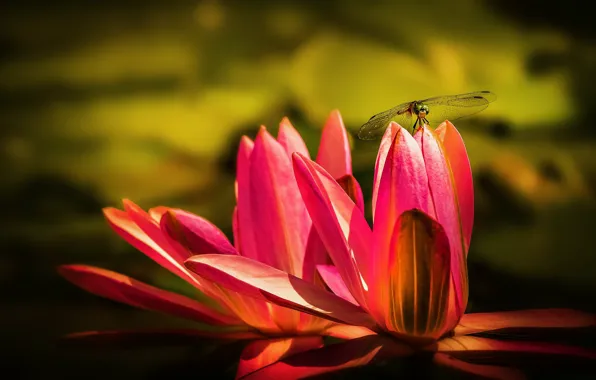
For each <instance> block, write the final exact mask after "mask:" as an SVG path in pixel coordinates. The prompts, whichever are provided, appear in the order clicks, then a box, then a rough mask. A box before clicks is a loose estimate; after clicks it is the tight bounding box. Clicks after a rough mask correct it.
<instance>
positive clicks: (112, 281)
mask: <svg viewBox="0 0 596 380" xmlns="http://www.w3.org/2000/svg"><path fill="white" fill-rule="evenodd" d="M58 271H59V273H60V274H61V275H62V276H63V277H65V278H66V279H67V280H68V281H70V282H72V283H74V284H75V285H77V286H79V287H81V288H83V289H85V290H86V291H88V292H91V293H93V294H96V295H98V296H101V297H106V298H109V299H112V300H114V301H118V302H123V303H126V304H129V305H132V306H135V307H138V308H142V309H147V310H153V311H158V312H162V313H165V314H170V315H174V316H177V317H181V318H186V319H192V320H196V321H200V322H203V323H208V324H213V325H242V322H240V320H238V319H236V318H235V317H232V316H230V315H226V314H222V313H221V312H218V311H215V310H213V309H211V308H209V307H207V306H205V305H203V304H201V303H199V302H197V301H194V300H192V299H190V298H187V297H184V296H182V295H180V294H176V293H172V292H168V291H166V290H162V289H159V288H155V287H153V286H151V285H147V284H145V283H143V282H140V281H137V280H135V279H132V278H130V277H128V276H125V275H122V274H119V273H115V272H112V271H108V270H105V269H101V268H97V267H92V266H87V265H63V266H61V267H59V269H58Z"/></svg>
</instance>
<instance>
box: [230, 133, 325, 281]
mask: <svg viewBox="0 0 596 380" xmlns="http://www.w3.org/2000/svg"><path fill="white" fill-rule="evenodd" d="M250 199H251V223H252V226H253V228H255V243H256V244H255V245H256V248H257V251H258V254H257V258H258V261H260V262H262V263H265V264H268V265H270V266H272V267H274V268H277V269H280V270H283V271H285V272H287V273H291V274H293V275H295V276H298V277H302V276H303V269H304V270H305V271H309V272H311V273H314V271H315V268H314V267H312V268H303V265H304V254H305V249H306V246H307V242H308V238H309V234H310V230H311V225H312V223H311V220H310V217H309V216H308V212H307V211H306V208H305V206H304V202H303V201H302V197H301V196H300V192H299V191H298V186H297V184H296V179H295V178H294V173H293V171H292V166H291V162H290V159H289V158H288V156H287V153H286V151H285V150H284V149H283V148H282V146H281V145H280V144H279V143H278V142H277V141H275V139H274V138H273V137H272V136H271V135H270V134H269V133H267V131H266V130H265V129H264V128H263V129H261V131H260V132H259V135H258V136H257V139H256V141H255V147H254V150H253V153H252V155H251V158H250ZM243 227H244V224H241V225H240V228H243Z"/></svg>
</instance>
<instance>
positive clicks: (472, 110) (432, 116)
mask: <svg viewBox="0 0 596 380" xmlns="http://www.w3.org/2000/svg"><path fill="white" fill-rule="evenodd" d="M488 104H489V103H485V104H479V105H476V106H473V107H472V106H466V107H465V108H463V107H460V106H451V105H438V106H434V107H429V108H430V112H429V113H428V114H427V115H426V119H427V120H428V121H429V122H430V123H431V124H432V127H436V126H437V125H438V124H439V123H442V122H444V121H445V120H449V121H453V120H457V119H461V118H462V117H467V116H471V115H474V114H477V113H478V112H480V111H482V110H484V109H485V108H486V107H488Z"/></svg>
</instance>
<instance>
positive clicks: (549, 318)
mask: <svg viewBox="0 0 596 380" xmlns="http://www.w3.org/2000/svg"><path fill="white" fill-rule="evenodd" d="M594 325H596V315H594V314H589V313H584V312H581V311H576V310H569V309H531V310H518V311H501V312H496V313H473V314H464V316H463V317H462V318H461V320H460V321H459V325H458V326H457V327H456V328H455V333H456V334H457V335H467V334H475V333H480V332H484V331H492V330H499V329H507V328H523V327H529V328H573V327H588V326H594Z"/></svg>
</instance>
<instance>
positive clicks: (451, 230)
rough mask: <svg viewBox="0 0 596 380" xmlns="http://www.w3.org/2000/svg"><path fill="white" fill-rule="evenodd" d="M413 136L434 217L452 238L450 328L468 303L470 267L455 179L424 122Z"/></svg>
mask: <svg viewBox="0 0 596 380" xmlns="http://www.w3.org/2000/svg"><path fill="white" fill-rule="evenodd" d="M414 138H415V139H416V141H417V142H418V144H419V145H420V150H421V151H422V156H423V157H424V164H425V167H426V173H427V175H428V186H429V189H430V194H431V197H432V198H431V199H432V201H433V204H434V210H435V214H434V217H435V218H436V219H437V222H438V223H439V224H440V225H441V226H442V227H443V229H444V230H445V233H446V234H447V237H448V238H449V247H450V251H451V276H452V280H453V282H452V284H453V293H454V294H455V301H456V302H455V304H454V305H453V306H454V307H455V308H454V309H453V310H452V312H451V316H450V321H449V322H448V324H449V326H448V329H452V328H453V327H455V325H456V323H457V321H458V320H459V318H461V316H462V315H463V314H464V311H465V309H466V305H467V303H468V270H467V262H466V253H465V244H464V240H463V236H462V228H461V223H460V216H459V209H458V207H457V198H456V194H455V187H454V180H453V175H452V173H451V170H450V167H449V163H448V162H447V160H446V159H445V155H444V153H443V149H442V147H441V146H440V145H439V142H438V141H437V139H435V136H434V135H433V133H432V132H431V131H430V129H428V128H427V127H426V126H424V127H423V128H421V129H419V131H418V132H417V133H416V135H415V136H414ZM431 215H432V214H431Z"/></svg>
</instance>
